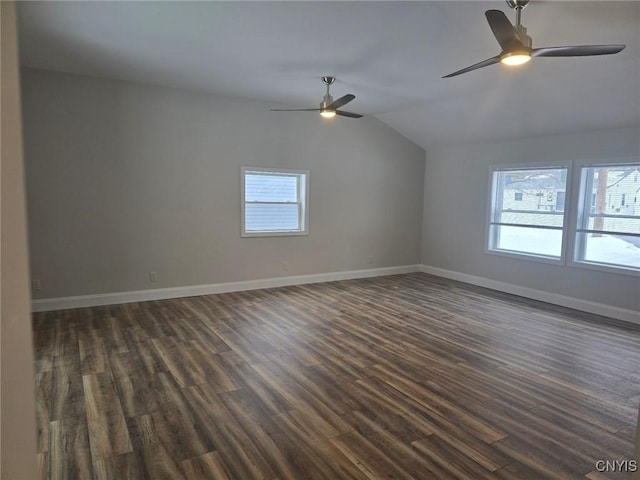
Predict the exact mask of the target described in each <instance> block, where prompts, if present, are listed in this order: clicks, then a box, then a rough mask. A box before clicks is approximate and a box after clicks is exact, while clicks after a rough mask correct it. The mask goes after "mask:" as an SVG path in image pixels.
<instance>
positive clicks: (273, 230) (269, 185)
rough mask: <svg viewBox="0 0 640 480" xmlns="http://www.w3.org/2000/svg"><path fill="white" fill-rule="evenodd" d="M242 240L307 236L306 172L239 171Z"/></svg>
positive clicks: (307, 175)
mask: <svg viewBox="0 0 640 480" xmlns="http://www.w3.org/2000/svg"><path fill="white" fill-rule="evenodd" d="M241 190H242V233H241V234H242V236H243V237H258V236H262V237H264V236H279V235H307V234H308V223H309V221H308V218H309V215H308V200H309V172H308V171H301V170H283V169H275V168H252V167H242V188H241Z"/></svg>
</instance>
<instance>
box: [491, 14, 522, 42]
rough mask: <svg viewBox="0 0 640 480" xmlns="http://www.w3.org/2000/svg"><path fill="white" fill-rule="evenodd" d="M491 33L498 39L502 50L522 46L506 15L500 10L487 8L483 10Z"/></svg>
mask: <svg viewBox="0 0 640 480" xmlns="http://www.w3.org/2000/svg"><path fill="white" fill-rule="evenodd" d="M484 16H485V17H487V22H489V26H490V27H491V31H492V32H493V35H494V36H495V37H496V40H498V43H499V44H500V46H501V47H502V50H511V49H513V48H514V47H524V45H523V44H522V41H521V40H520V37H518V34H517V33H516V29H515V28H514V27H513V25H511V22H510V21H509V19H508V18H507V16H506V15H505V14H504V12H502V11H501V10H487V11H486V12H484Z"/></svg>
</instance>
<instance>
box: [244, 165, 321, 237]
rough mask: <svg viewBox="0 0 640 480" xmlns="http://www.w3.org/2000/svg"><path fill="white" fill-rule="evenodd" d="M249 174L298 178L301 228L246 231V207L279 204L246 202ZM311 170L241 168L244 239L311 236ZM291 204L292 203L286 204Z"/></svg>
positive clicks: (299, 223)
mask: <svg viewBox="0 0 640 480" xmlns="http://www.w3.org/2000/svg"><path fill="white" fill-rule="evenodd" d="M247 173H262V174H270V175H281V176H293V177H296V178H297V187H298V192H297V197H298V198H297V201H296V202H295V203H296V204H297V205H298V225H300V227H301V228H299V229H296V230H259V231H256V230H250V231H247V230H246V229H245V205H247V204H252V203H269V204H277V203H278V202H246V201H245V175H246V174H247ZM309 176H310V171H309V170H291V169H285V168H267V167H241V168H240V202H241V203H240V205H241V211H240V219H241V220H240V223H241V230H240V235H241V236H242V237H282V236H300V235H308V234H309ZM284 203H287V204H290V203H292V202H284Z"/></svg>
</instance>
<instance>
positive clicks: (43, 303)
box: [31, 265, 420, 312]
mask: <svg viewBox="0 0 640 480" xmlns="http://www.w3.org/2000/svg"><path fill="white" fill-rule="evenodd" d="M419 271H420V265H403V266H399V267H382V268H369V269H366V270H350V271H343V272H329V273H315V274H311V275H295V276H289V277H275V278H263V279H259V280H246V281H240V282H225V283H213V284H210V285H194V286H189V287H173V288H155V289H150V290H137V291H132V292H116V293H101V294H96V295H80V296H75V297H58V298H43V299H38V300H33V301H32V302H31V310H32V311H34V312H47V311H50V310H65V309H68V308H82V307H97V306H100V305H116V304H120V303H131V302H145V301H149V300H165V299H169V298H181V297H194V296H198V295H211V294H216V293H228V292H241V291H245V290H258V289H260V288H274V287H287V286H291V285H303V284H306V283H320V282H333V281H336V280H352V279H355V278H369V277H379V276H383V275H397V274H401V273H414V272H419Z"/></svg>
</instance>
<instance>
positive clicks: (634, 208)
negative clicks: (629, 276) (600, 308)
mask: <svg viewBox="0 0 640 480" xmlns="http://www.w3.org/2000/svg"><path fill="white" fill-rule="evenodd" d="M639 200H640V164H626V165H601V166H585V167H582V168H581V172H580V201H579V205H578V221H577V228H576V238H575V249H574V260H575V261H576V262H582V263H586V264H591V265H600V266H605V267H617V268H624V269H631V270H633V269H635V270H640V202H639Z"/></svg>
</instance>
